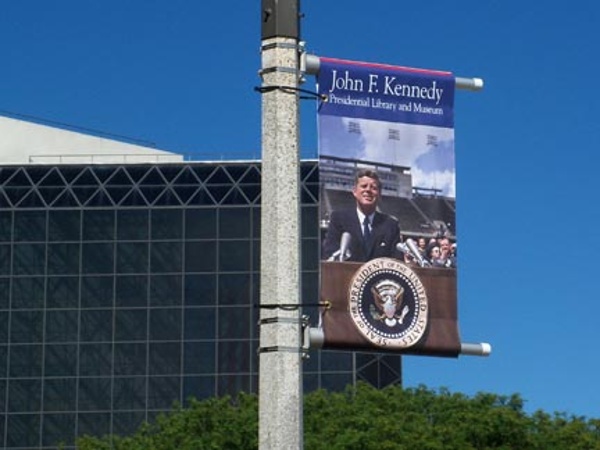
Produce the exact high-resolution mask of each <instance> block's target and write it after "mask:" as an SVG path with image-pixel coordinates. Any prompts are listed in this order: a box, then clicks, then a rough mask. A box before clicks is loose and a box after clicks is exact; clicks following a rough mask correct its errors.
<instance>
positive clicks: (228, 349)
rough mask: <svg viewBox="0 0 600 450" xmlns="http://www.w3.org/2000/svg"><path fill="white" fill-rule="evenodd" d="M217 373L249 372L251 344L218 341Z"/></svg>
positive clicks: (246, 342)
mask: <svg viewBox="0 0 600 450" xmlns="http://www.w3.org/2000/svg"><path fill="white" fill-rule="evenodd" d="M217 347H218V356H217V357H218V361H219V373H240V372H248V371H249V370H250V352H251V351H256V349H253V350H251V348H250V347H251V343H250V342H249V341H219V342H217Z"/></svg>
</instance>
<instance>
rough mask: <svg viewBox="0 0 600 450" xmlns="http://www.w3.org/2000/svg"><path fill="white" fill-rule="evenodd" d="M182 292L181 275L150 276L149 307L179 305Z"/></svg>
mask: <svg viewBox="0 0 600 450" xmlns="http://www.w3.org/2000/svg"><path fill="white" fill-rule="evenodd" d="M182 290H183V280H182V278H181V275H152V276H151V277H150V305H151V306H177V305H181V303H182V299H181V296H182Z"/></svg>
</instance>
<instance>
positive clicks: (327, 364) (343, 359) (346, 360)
mask: <svg viewBox="0 0 600 450" xmlns="http://www.w3.org/2000/svg"><path fill="white" fill-rule="evenodd" d="M352 355H353V354H352V353H350V352H335V351H326V352H321V370H323V371H325V372H333V371H344V370H348V368H350V367H352Z"/></svg>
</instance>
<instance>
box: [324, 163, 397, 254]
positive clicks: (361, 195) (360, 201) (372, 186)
mask: <svg viewBox="0 0 600 450" xmlns="http://www.w3.org/2000/svg"><path fill="white" fill-rule="evenodd" d="M352 195H353V196H354V199H355V200H356V208H353V209H349V210H335V211H333V212H332V213H331V217H330V221H329V227H328V229H327V234H326V236H325V240H324V241H323V248H322V252H321V257H322V259H331V260H337V261H339V260H343V261H358V262H365V261H369V260H371V259H374V258H381V257H386V256H387V257H399V256H400V255H399V252H398V251H397V250H396V244H398V242H400V229H399V227H398V222H397V221H396V220H395V219H393V218H392V217H390V216H388V215H387V214H383V213H381V212H379V211H377V204H378V202H379V200H380V197H381V181H380V180H379V176H378V175H377V172H375V171H374V170H367V169H364V170H359V171H358V172H357V174H356V176H355V180H354V187H353V188H352ZM344 233H348V234H346V235H345V236H346V238H345V239H342V237H343V236H344ZM348 236H349V239H348ZM341 247H344V249H343V250H344V253H345V255H344V256H343V258H340V256H341V255H340V249H341Z"/></svg>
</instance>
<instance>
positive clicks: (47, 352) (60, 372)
mask: <svg viewBox="0 0 600 450" xmlns="http://www.w3.org/2000/svg"><path fill="white" fill-rule="evenodd" d="M76 375H77V345H76V344H52V345H46V346H45V349H44V376H47V377H74V376H76Z"/></svg>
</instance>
